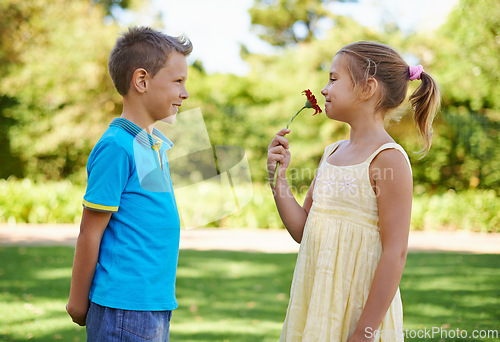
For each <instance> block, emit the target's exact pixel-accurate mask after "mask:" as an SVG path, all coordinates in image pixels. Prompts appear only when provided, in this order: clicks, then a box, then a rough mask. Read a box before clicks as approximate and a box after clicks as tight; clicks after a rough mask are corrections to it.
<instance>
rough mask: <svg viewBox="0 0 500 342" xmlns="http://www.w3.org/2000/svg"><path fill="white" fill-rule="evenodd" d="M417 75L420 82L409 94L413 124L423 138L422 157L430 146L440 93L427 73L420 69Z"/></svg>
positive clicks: (439, 102)
mask: <svg viewBox="0 0 500 342" xmlns="http://www.w3.org/2000/svg"><path fill="white" fill-rule="evenodd" d="M410 73H411V72H410ZM410 76H411V75H410ZM419 76H420V77H419V78H420V80H421V81H422V83H421V84H420V86H419V87H418V88H417V89H416V90H415V91H414V92H413V94H411V96H410V103H411V106H412V108H413V112H414V120H415V125H416V126H417V128H418V130H419V131H420V134H421V135H422V137H423V139H424V144H425V146H424V148H423V149H422V150H421V151H420V153H423V155H422V157H423V156H425V155H426V154H427V152H429V149H430V148H431V144H432V121H433V120H434V117H435V116H436V113H437V111H438V110H439V107H440V106H441V94H440V92H439V88H438V85H437V83H436V81H434V79H433V78H432V77H431V76H430V75H429V74H427V73H425V72H423V71H422V73H421V74H420V75H419Z"/></svg>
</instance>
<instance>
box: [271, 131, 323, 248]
mask: <svg viewBox="0 0 500 342" xmlns="http://www.w3.org/2000/svg"><path fill="white" fill-rule="evenodd" d="M288 133H290V130H289V129H282V130H280V131H279V132H278V133H277V134H276V136H275V137H274V139H273V140H272V141H271V144H270V145H269V147H268V150H267V170H268V175H269V182H270V185H271V188H272V190H273V195H274V201H275V202H276V207H277V208H278V212H279V214H280V217H281V220H282V221H283V224H284V225H285V227H286V229H287V230H288V232H289V233H290V235H291V236H292V238H293V239H294V240H295V241H297V242H298V243H300V241H301V240H302V233H303V231H304V225H305V223H306V219H307V215H308V213H309V210H310V209H311V206H312V191H313V188H314V183H315V180H316V178H314V180H313V181H312V184H311V187H309V191H308V192H307V195H306V198H305V200H304V205H303V206H300V204H298V203H297V200H296V199H295V197H294V196H293V194H292V191H291V189H290V185H289V184H288V181H287V179H286V169H287V168H288V165H290V150H289V143H288V140H287V139H286V138H285V137H284V136H285V135H286V134H288ZM277 162H279V163H280V164H279V169H278V175H277V179H276V185H275V186H273V181H274V174H275V171H276V163H277Z"/></svg>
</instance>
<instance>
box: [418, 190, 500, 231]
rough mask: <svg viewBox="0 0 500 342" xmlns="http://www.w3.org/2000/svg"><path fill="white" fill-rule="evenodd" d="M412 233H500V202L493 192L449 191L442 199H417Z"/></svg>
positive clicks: (434, 197) (441, 195)
mask: <svg viewBox="0 0 500 342" xmlns="http://www.w3.org/2000/svg"><path fill="white" fill-rule="evenodd" d="M412 229H418V230H421V229H424V230H432V229H453V230H454V229H464V230H469V231H479V232H496V233H497V232H499V231H500V230H499V229H500V198H499V197H498V196H497V194H496V193H495V191H493V190H485V191H479V190H475V191H462V192H458V193H456V192H454V191H453V190H450V191H449V192H447V193H444V194H440V195H432V196H431V195H422V196H416V197H415V199H414V201H413V210H412Z"/></svg>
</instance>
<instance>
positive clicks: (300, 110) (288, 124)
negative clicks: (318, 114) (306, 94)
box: [286, 106, 307, 129]
mask: <svg viewBox="0 0 500 342" xmlns="http://www.w3.org/2000/svg"><path fill="white" fill-rule="evenodd" d="M304 108H307V107H306V106H304V107H302V108H300V109H299V111H298V112H297V113H295V115H294V116H292V118H291V119H290V121H288V123H287V124H286V128H287V129H288V127H289V126H290V124H291V123H292V121H293V119H295V117H296V116H297V115H299V113H300V112H302V110H303V109H304Z"/></svg>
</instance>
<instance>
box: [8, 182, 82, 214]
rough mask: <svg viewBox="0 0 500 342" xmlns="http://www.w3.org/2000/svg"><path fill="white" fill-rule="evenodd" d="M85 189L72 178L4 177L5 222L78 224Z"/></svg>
mask: <svg viewBox="0 0 500 342" xmlns="http://www.w3.org/2000/svg"><path fill="white" fill-rule="evenodd" d="M83 194H84V189H82V187H81V186H76V185H73V184H71V182H70V181H67V180H66V181H61V182H44V183H34V182H32V181H30V180H29V179H24V180H12V179H11V180H8V181H6V180H0V222H1V223H6V222H8V223H78V222H80V219H81V216H82V198H83Z"/></svg>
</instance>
